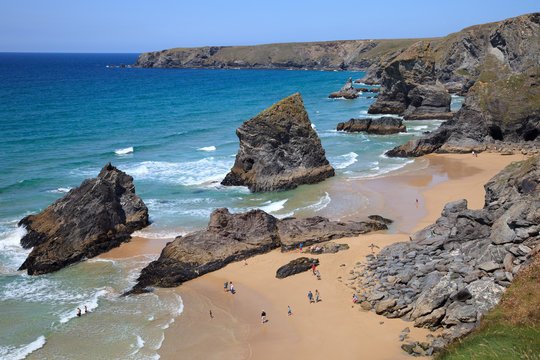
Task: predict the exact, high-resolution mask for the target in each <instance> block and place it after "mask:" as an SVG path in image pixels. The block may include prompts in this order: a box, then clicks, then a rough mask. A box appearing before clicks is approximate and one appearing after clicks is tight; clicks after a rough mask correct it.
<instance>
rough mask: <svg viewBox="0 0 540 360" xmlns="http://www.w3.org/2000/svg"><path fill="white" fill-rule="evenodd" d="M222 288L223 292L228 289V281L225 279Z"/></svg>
mask: <svg viewBox="0 0 540 360" xmlns="http://www.w3.org/2000/svg"><path fill="white" fill-rule="evenodd" d="M223 289H224V290H225V292H227V291H229V282H228V281H225V282H224V283H223Z"/></svg>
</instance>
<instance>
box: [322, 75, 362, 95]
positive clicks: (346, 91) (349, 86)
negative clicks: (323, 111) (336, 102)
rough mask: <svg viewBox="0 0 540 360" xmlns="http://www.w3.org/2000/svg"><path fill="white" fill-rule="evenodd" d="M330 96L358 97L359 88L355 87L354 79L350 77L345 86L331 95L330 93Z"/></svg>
mask: <svg viewBox="0 0 540 360" xmlns="http://www.w3.org/2000/svg"><path fill="white" fill-rule="evenodd" d="M328 97H329V98H330V99H335V98H341V97H342V98H345V99H356V98H357V97H358V89H355V88H354V86H353V82H352V79H351V78H349V80H347V82H346V83H345V85H343V87H342V88H341V89H340V90H339V91H336V92H333V93H331V94H330V95H328Z"/></svg>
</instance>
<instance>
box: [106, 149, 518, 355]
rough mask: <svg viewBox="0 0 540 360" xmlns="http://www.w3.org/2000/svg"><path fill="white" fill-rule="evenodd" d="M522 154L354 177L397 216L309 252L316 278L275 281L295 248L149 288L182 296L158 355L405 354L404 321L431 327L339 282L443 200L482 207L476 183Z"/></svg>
mask: <svg viewBox="0 0 540 360" xmlns="http://www.w3.org/2000/svg"><path fill="white" fill-rule="evenodd" d="M522 159H523V157H522V156H521V155H512V156H503V155H500V154H493V153H481V154H479V155H478V157H473V156H472V155H471V154H463V155H460V154H448V155H446V154H445V155H429V156H425V157H422V158H420V159H417V160H416V161H415V163H414V164H412V165H411V166H408V168H406V169H402V170H400V171H396V172H394V173H392V174H389V175H386V176H383V177H380V178H376V179H369V180H351V181H350V184H347V186H346V188H347V189H348V190H350V189H353V190H355V191H363V192H364V194H365V193H369V194H370V195H369V199H370V207H369V210H368V211H369V212H370V213H377V214H381V215H383V216H385V217H389V218H392V219H394V220H396V223H395V224H394V225H393V226H392V228H391V229H390V230H389V231H388V232H385V233H380V232H379V233H371V234H368V235H364V236H358V237H355V238H348V239H340V240H336V242H338V243H347V244H348V245H349V246H350V249H349V250H346V251H341V252H338V253H337V254H322V255H309V256H311V257H318V258H319V260H320V266H319V267H318V270H319V271H320V273H321V278H322V279H321V280H317V278H316V277H315V276H313V274H311V272H305V273H302V274H298V275H295V276H291V277H288V278H286V279H276V278H275V272H276V270H277V268H278V267H279V266H281V265H284V264H285V263H287V262H288V261H290V260H292V259H295V258H297V257H299V256H300V253H299V252H289V253H281V252H280V251H279V250H276V251H273V252H271V253H268V254H264V255H259V256H256V257H253V258H251V259H248V261H247V265H245V264H243V263H242V262H238V263H233V264H229V265H228V266H226V267H225V268H223V269H220V270H218V271H215V272H213V273H209V274H206V275H203V276H201V277H200V278H198V279H195V280H192V281H189V282H187V283H185V284H183V285H181V286H179V287H177V288H175V289H173V290H171V289H158V290H156V291H157V292H161V291H176V292H177V293H178V294H179V295H180V296H181V297H182V299H183V302H184V311H183V312H182V314H181V315H180V316H179V317H178V318H177V319H176V321H175V322H174V323H173V324H172V325H171V326H170V328H169V329H167V330H166V332H165V340H164V342H163V345H162V347H161V349H160V351H159V354H160V355H161V358H162V359H176V358H185V359H232V358H235V359H274V358H282V359H306V358H309V359H326V358H328V357H333V358H337V359H344V358H354V359H399V358H407V357H408V356H407V355H406V354H405V353H404V352H403V351H402V350H401V349H400V345H401V343H400V342H399V341H398V337H399V335H400V334H401V331H402V330H403V329H404V328H406V327H409V328H410V330H411V334H410V339H414V340H422V339H424V338H425V337H426V335H428V334H429V331H428V330H426V329H417V328H414V327H413V326H412V323H408V322H405V321H402V320H400V319H387V318H385V317H382V316H378V315H376V314H375V313H374V312H366V311H363V310H361V309H360V307H359V306H354V305H353V304H352V301H351V297H352V294H353V290H352V289H350V288H349V287H348V286H347V285H346V282H347V281H346V280H347V278H348V277H350V276H351V275H350V274H349V271H350V270H351V269H352V268H353V266H354V265H355V264H356V263H357V262H359V261H364V260H365V256H366V255H367V254H369V253H370V252H371V249H370V248H369V245H370V244H371V243H373V244H376V245H377V246H378V247H379V249H382V248H383V247H384V246H386V245H389V244H391V243H394V242H398V241H409V234H410V233H412V232H414V231H416V230H418V229H421V228H423V227H424V226H426V225H428V224H431V223H433V222H434V221H435V220H436V219H437V218H438V217H439V215H440V212H441V210H442V209H443V206H444V204H446V203H447V202H449V201H454V200H459V199H462V198H465V199H467V200H468V202H469V208H472V209H476V208H481V207H482V206H483V200H484V188H483V185H484V184H485V183H486V182H487V181H488V180H489V179H490V178H491V177H493V176H494V175H495V174H496V173H497V172H499V171H500V170H501V169H503V168H504V167H505V166H506V165H508V164H509V163H510V162H512V161H518V160H522ZM342 188H343V187H342ZM329 191H330V192H338V191H340V190H339V189H329ZM349 196H354V193H351V194H349ZM332 199H334V197H332ZM416 199H418V202H416ZM353 215H354V216H359V215H363V214H351V217H353ZM163 246H164V242H163V241H154V240H148V239H142V238H137V239H134V240H133V241H131V242H130V243H128V244H124V245H122V246H121V247H119V248H117V249H115V250H112V251H110V252H109V253H107V254H106V255H103V257H110V258H118V257H124V256H125V257H127V256H133V255H134V254H137V253H139V254H140V253H149V252H150V251H155V253H156V254H158V253H159V251H160V250H161V248H162V247H163ZM379 249H377V248H376V249H375V251H377V250H379ZM229 281H232V282H233V283H234V286H235V290H236V293H235V294H231V293H230V292H226V291H224V289H223V283H224V282H229ZM315 290H318V291H319V293H320V296H321V299H322V301H320V302H319V303H314V304H310V303H309V301H308V298H307V293H308V291H312V292H313V293H315ZM287 306H291V308H292V315H288V314H287ZM210 310H211V311H212V314H213V318H210V316H209V311H210ZM263 310H264V311H265V312H266V314H267V319H268V322H267V323H265V324H262V323H261V318H260V315H261V311H263Z"/></svg>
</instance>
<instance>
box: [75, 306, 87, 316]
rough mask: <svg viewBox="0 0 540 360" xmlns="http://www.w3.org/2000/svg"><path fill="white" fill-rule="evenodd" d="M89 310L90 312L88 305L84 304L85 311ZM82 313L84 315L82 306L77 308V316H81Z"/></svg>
mask: <svg viewBox="0 0 540 360" xmlns="http://www.w3.org/2000/svg"><path fill="white" fill-rule="evenodd" d="M87 312H88V308H87V307H86V305H84V313H85V314H86V313H87ZM81 315H82V310H81V308H77V316H78V317H81Z"/></svg>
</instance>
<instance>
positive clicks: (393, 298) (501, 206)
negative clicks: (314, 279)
mask: <svg viewBox="0 0 540 360" xmlns="http://www.w3.org/2000/svg"><path fill="white" fill-rule="evenodd" d="M539 184H540V156H536V157H531V158H530V159H528V160H526V161H522V162H518V163H512V164H510V165H509V166H508V167H506V168H505V169H504V170H502V171H501V172H500V173H499V174H497V175H496V176H495V177H493V178H492V179H491V180H490V181H489V182H488V183H487V184H486V185H485V189H486V196H485V203H484V207H483V209H481V210H470V209H468V208H467V201H466V200H459V201H455V202H451V203H448V204H447V205H446V206H445V208H444V210H443V212H442V214H441V217H440V218H439V219H438V220H437V221H436V223H435V224H433V225H430V226H428V227H426V228H425V229H422V230H420V231H418V232H416V233H415V234H413V235H412V237H411V241H410V242H402V243H396V244H393V245H390V246H387V247H386V248H384V249H382V250H381V252H380V253H379V254H378V255H377V256H376V257H375V256H373V255H368V257H367V260H368V261H367V264H366V265H365V266H357V267H356V268H355V269H354V271H353V272H354V273H355V274H356V275H357V276H358V278H357V279H356V283H355V284H353V285H352V286H354V287H355V288H356V289H359V291H358V292H359V295H358V297H359V299H360V301H361V302H365V303H366V304H367V305H366V307H367V308H372V307H373V308H375V309H376V311H377V313H378V314H382V315H385V316H387V317H390V318H396V317H401V318H404V319H405V320H409V321H414V325H415V326H417V327H429V328H432V329H434V328H439V327H442V328H443V332H442V334H443V336H444V337H445V338H447V339H452V338H455V337H460V336H463V335H464V334H466V333H468V332H470V331H471V330H472V329H473V328H474V327H475V326H476V325H477V324H478V323H479V321H480V319H481V317H482V315H484V314H486V312H487V311H488V310H490V309H491V308H493V307H494V306H495V305H496V304H497V303H498V301H499V299H500V296H501V294H502V293H503V292H504V291H505V289H506V288H507V287H508V286H509V285H510V282H511V281H512V279H513V277H514V275H515V274H516V273H517V272H518V271H519V270H520V269H521V268H522V267H524V266H526V265H527V263H528V262H529V258H530V257H531V256H532V255H533V254H534V253H537V252H538V251H540V225H539V224H540V210H539V209H540V195H539V192H538V188H539Z"/></svg>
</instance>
